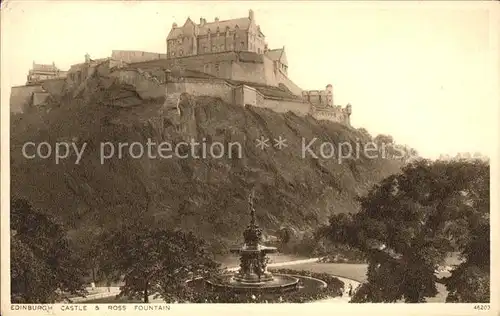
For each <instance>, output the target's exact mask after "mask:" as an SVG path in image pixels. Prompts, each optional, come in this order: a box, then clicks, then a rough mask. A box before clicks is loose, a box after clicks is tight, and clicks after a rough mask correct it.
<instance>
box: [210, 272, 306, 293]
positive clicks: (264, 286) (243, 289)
mask: <svg viewBox="0 0 500 316" xmlns="http://www.w3.org/2000/svg"><path fill="white" fill-rule="evenodd" d="M205 283H206V285H207V286H208V288H209V289H211V290H213V291H216V292H220V291H222V292H225V291H231V292H234V293H249V292H260V293H262V292H264V293H285V292H289V291H294V290H297V289H298V288H299V279H298V278H296V277H293V276H289V275H285V274H275V275H273V276H272V278H271V279H266V280H265V281H262V282H242V281H239V280H238V278H236V277H235V275H234V274H228V275H222V276H219V277H218V278H217V279H214V280H205Z"/></svg>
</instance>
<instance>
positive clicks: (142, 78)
mask: <svg viewBox="0 0 500 316" xmlns="http://www.w3.org/2000/svg"><path fill="white" fill-rule="evenodd" d="M109 76H110V77H113V78H117V79H118V81H119V82H120V83H122V84H128V85H131V86H133V87H134V88H135V90H136V91H137V94H139V96H140V97H141V98H142V99H143V100H147V99H156V98H160V97H163V96H165V83H161V82H159V81H158V80H154V79H153V78H147V77H146V76H147V75H146V74H145V73H141V72H140V71H139V70H137V69H120V70H116V71H113V72H111V73H110V74H109Z"/></svg>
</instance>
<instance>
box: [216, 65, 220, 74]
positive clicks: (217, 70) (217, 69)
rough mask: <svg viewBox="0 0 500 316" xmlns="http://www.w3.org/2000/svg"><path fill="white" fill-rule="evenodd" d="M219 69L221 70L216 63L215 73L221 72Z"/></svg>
mask: <svg viewBox="0 0 500 316" xmlns="http://www.w3.org/2000/svg"><path fill="white" fill-rule="evenodd" d="M219 70H220V68H219V64H215V73H216V74H219Z"/></svg>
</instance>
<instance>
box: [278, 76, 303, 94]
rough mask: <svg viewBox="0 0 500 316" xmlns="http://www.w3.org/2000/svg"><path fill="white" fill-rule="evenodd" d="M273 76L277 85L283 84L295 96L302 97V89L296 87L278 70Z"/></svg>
mask: <svg viewBox="0 0 500 316" xmlns="http://www.w3.org/2000/svg"><path fill="white" fill-rule="evenodd" d="M275 74H276V82H277V83H278V84H280V83H282V84H284V85H285V86H286V87H287V88H288V89H289V90H290V91H291V92H292V93H293V94H295V95H299V96H300V95H302V89H301V88H300V87H299V86H297V85H296V84H295V83H294V82H293V81H292V80H290V79H289V78H288V77H287V76H286V75H285V74H284V73H282V72H281V71H280V70H277V71H276V72H275Z"/></svg>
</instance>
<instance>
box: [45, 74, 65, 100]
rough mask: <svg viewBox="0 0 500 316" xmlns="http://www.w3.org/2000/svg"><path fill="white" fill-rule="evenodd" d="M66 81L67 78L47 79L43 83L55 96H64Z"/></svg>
mask: <svg viewBox="0 0 500 316" xmlns="http://www.w3.org/2000/svg"><path fill="white" fill-rule="evenodd" d="M65 82H66V79H64V78H58V79H50V80H45V81H44V82H43V83H42V87H43V89H44V90H45V91H47V92H48V93H50V94H52V95H53V96H55V97H60V96H62V93H63V88H64V84H65Z"/></svg>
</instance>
